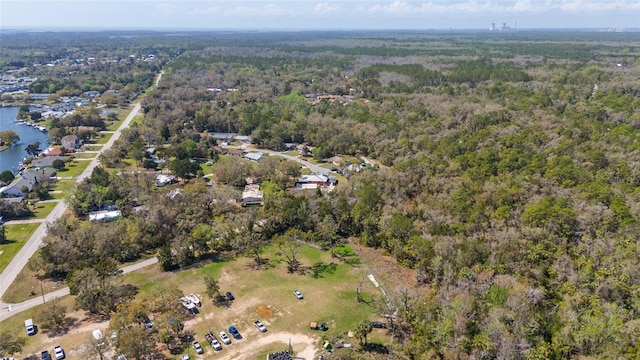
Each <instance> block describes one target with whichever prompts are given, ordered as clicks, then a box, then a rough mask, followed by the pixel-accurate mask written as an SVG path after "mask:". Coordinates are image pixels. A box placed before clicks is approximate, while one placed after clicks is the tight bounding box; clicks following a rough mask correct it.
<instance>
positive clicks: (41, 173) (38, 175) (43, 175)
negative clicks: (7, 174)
mask: <svg viewBox="0 0 640 360" xmlns="http://www.w3.org/2000/svg"><path fill="white" fill-rule="evenodd" d="M57 175H58V172H57V171H56V169H54V168H50V167H49V168H44V169H34V170H29V171H27V172H25V173H24V174H22V177H23V178H26V179H29V180H30V181H31V182H33V184H34V185H35V184H38V183H44V182H49V183H51V182H56V181H57V180H58V178H57Z"/></svg>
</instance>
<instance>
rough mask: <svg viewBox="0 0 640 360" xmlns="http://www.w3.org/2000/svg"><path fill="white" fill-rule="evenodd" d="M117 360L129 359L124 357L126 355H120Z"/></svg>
mask: <svg viewBox="0 0 640 360" xmlns="http://www.w3.org/2000/svg"><path fill="white" fill-rule="evenodd" d="M117 360H127V357H126V356H124V354H120V355H118V359H117Z"/></svg>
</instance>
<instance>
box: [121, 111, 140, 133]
mask: <svg viewBox="0 0 640 360" xmlns="http://www.w3.org/2000/svg"><path fill="white" fill-rule="evenodd" d="M143 120H144V115H136V116H134V117H133V119H131V123H130V124H129V125H133V124H138V125H140V124H142V121H143ZM115 130H117V128H116V129H115Z"/></svg>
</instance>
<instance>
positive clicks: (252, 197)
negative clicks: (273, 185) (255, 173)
mask: <svg viewBox="0 0 640 360" xmlns="http://www.w3.org/2000/svg"><path fill="white" fill-rule="evenodd" d="M262 196H263V194H262V191H260V185H259V184H249V185H246V186H245V187H244V191H243V192H242V206H248V205H262V204H263V201H262Z"/></svg>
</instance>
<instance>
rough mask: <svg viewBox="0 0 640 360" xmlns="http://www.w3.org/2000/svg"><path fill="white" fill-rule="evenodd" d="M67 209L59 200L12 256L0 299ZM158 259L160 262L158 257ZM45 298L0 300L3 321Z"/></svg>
mask: <svg viewBox="0 0 640 360" xmlns="http://www.w3.org/2000/svg"><path fill="white" fill-rule="evenodd" d="M161 77H162V72H161V73H160V74H159V76H158V79H157V80H156V83H155V85H156V86H157V85H158V82H159V81H160V78H161ZM140 109H141V105H140V102H138V103H137V104H136V105H135V106H134V107H133V109H132V110H131V112H130V113H129V115H128V116H127V117H126V119H125V120H124V121H123V122H122V124H121V125H120V126H119V127H118V129H117V130H116V131H115V132H114V134H113V135H112V136H111V138H110V139H109V140H108V141H107V142H106V143H105V144H104V145H103V146H102V147H101V149H100V150H99V151H97V154H96V156H95V157H94V158H93V159H91V163H90V164H89V166H87V168H86V169H85V170H84V171H83V172H82V174H80V175H79V176H78V177H77V181H76V183H80V182H82V181H83V180H84V179H85V178H87V177H89V176H91V173H92V172H93V169H95V167H96V166H98V164H99V162H100V161H99V160H98V159H99V157H100V155H101V154H102V153H103V152H104V151H106V150H108V149H110V148H111V147H112V146H113V144H114V142H115V141H116V140H117V139H119V138H120V135H121V132H122V130H123V129H125V128H127V127H129V124H131V121H132V120H133V118H134V117H135V116H136V115H138V113H139V112H140ZM66 210H67V203H66V202H65V201H59V202H58V204H57V205H56V206H55V207H54V208H53V210H52V211H51V213H49V215H48V216H47V217H46V218H45V219H44V220H42V221H41V224H40V226H39V227H38V228H37V229H36V231H35V232H34V233H33V235H31V237H30V238H29V240H27V242H26V243H25V245H24V246H23V247H22V249H20V251H19V252H18V253H17V254H16V256H15V257H14V258H13V260H11V262H10V263H9V265H8V266H7V267H6V268H5V270H4V271H3V272H2V274H1V275H0V299H1V298H2V297H3V296H4V294H5V292H6V291H7V290H8V289H9V286H11V283H13V281H14V280H15V278H16V277H17V276H18V274H19V273H20V271H22V269H23V268H24V267H25V266H26V265H27V262H28V261H29V259H30V258H31V256H33V254H35V252H36V251H37V250H38V248H39V247H40V245H42V240H43V239H44V237H45V235H46V233H47V226H48V224H51V223H54V222H55V221H57V220H58V219H59V218H60V217H61V216H62V215H63V214H64V212H65V211H66ZM9 224H12V222H9ZM155 261H156V262H157V259H156V260H155ZM149 264H150V263H149ZM149 264H147V265H149ZM147 265H144V266H147ZM65 291H66V293H65ZM68 293H69V289H68V288H66V289H60V290H57V291H55V292H53V293H50V294H47V295H45V298H46V297H47V296H50V297H51V298H55V297H59V296H63V295H66V294H68ZM41 300H42V298H39V299H31V300H28V301H25V302H23V303H20V304H5V303H4V302H2V301H1V300H0V309H2V311H1V315H0V321H2V320H3V319H5V318H7V317H9V316H11V315H13V314H15V313H17V312H20V311H24V310H26V309H29V308H31V307H33V306H36V305H38V304H40V303H41ZM9 306H11V307H9ZM9 311H10V312H9Z"/></svg>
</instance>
